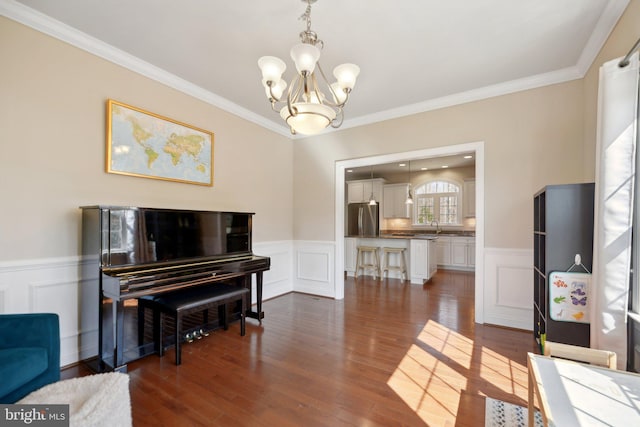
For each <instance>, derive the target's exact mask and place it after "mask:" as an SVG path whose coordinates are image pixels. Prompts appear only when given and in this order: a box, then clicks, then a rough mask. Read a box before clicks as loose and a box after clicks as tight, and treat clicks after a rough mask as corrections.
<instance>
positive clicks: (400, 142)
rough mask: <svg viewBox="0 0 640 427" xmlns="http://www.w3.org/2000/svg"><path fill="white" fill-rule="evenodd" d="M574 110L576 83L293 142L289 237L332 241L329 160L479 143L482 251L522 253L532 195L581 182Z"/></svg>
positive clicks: (578, 111) (579, 97)
mask: <svg viewBox="0 0 640 427" xmlns="http://www.w3.org/2000/svg"><path fill="white" fill-rule="evenodd" d="M354 96H356V95H355V94H354ZM582 103H583V93H582V81H581V80H576V81H572V82H568V83H564V84H558V85H553V86H548V87H544V88H541V89H536V90H529V91H524V92H519V93H515V94H511V95H507V96H501V97H496V98H491V99H487V100H483V101H479V102H473V103H469V104H464V105H460V106H456V107H451V108H445V109H441V110H436V111H432V112H427V113H423V114H417V115H413V116H410V117H404V118H400V119H395V120H390V121H386V122H381V123H377V124H372V125H369V126H363V127H359V128H353V129H346V130H343V131H340V132H334V133H331V134H328V135H323V136H318V137H313V138H307V139H304V140H300V141H296V142H295V145H294V176H295V177H296V179H295V181H294V186H295V190H294V191H295V196H294V206H295V214H294V236H295V238H296V239H309V240H333V234H334V218H333V215H334V214H333V212H334V192H335V189H334V176H333V174H334V172H333V170H334V164H335V162H336V161H337V160H345V159H351V158H358V157H366V156H373V155H380V154H388V153H393V152H403V151H411V150H419V149H426V148H435V147H441V146H447V145H455V144H462V143H469V142H477V141H484V143H485V171H486V173H485V206H486V220H485V231H486V235H485V246H487V247H505V248H529V247H530V246H531V235H532V214H531V211H532V209H533V205H532V200H533V194H534V193H535V191H537V190H538V189H539V188H541V187H542V186H544V185H546V184H561V183H568V182H580V181H582V180H583V179H584V176H585V172H584V170H583V169H584V166H583V165H584V160H583V154H582V140H583V128H584V127H583V125H584V124H583V119H582V118H583V107H582ZM346 114H347V115H348V114H349V112H348V107H347V111H346ZM309 212H312V214H311V215H309Z"/></svg>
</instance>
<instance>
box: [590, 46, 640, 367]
mask: <svg viewBox="0 0 640 427" xmlns="http://www.w3.org/2000/svg"><path fill="white" fill-rule="evenodd" d="M619 61H620V59H616V60H614V61H610V62H607V63H606V64H604V65H603V66H602V67H601V68H600V83H599V88H598V127H597V145H596V185H595V192H596V194H595V221H594V222H595V223H594V247H593V250H594V254H593V279H594V280H593V283H594V289H593V291H594V292H593V293H592V294H591V297H592V301H591V304H592V305H591V347H593V348H600V349H607V350H613V351H615V352H616V353H617V355H618V368H619V369H626V364H627V303H628V299H629V269H630V263H631V236H632V218H633V187H634V174H635V150H636V135H637V132H636V126H637V117H638V114H637V113H638V54H637V53H636V54H634V55H633V57H632V58H631V63H630V64H629V65H628V66H626V67H623V68H620V67H619V66H618V63H619Z"/></svg>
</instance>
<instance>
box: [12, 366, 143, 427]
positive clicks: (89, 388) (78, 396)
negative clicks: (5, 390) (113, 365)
mask: <svg viewBox="0 0 640 427" xmlns="http://www.w3.org/2000/svg"><path fill="white" fill-rule="evenodd" d="M16 403H19V404H25V405H26V404H68V405H69V415H70V425H71V427H76V426H77V427H86V426H91V427H115V426H117V427H127V426H131V421H132V420H131V399H130V395H129V376H128V375H126V374H120V373H116V372H111V373H106V374H96V375H89V376H86V377H80V378H72V379H69V380H63V381H58V382H55V383H53V384H49V385H46V386H44V387H42V388H41V389H39V390H36V391H34V392H33V393H31V394H29V395H27V396H26V397H25V398H23V399H22V400H20V401H18V402H16Z"/></svg>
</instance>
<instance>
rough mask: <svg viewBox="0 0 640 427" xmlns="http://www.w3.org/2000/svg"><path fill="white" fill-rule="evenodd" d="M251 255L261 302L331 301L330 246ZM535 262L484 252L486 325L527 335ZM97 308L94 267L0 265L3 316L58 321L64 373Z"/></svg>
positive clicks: (92, 326)
mask: <svg viewBox="0 0 640 427" xmlns="http://www.w3.org/2000/svg"><path fill="white" fill-rule="evenodd" d="M253 252H254V253H255V254H256V255H262V256H268V257H270V258H271V269H270V270H269V271H267V272H265V273H264V280H263V299H264V300H267V299H270V298H274V297H277V296H279V295H283V294H286V293H288V292H292V291H296V292H304V293H308V294H313V295H318V296H324V297H329V298H333V297H335V295H336V293H335V289H336V283H335V277H336V276H335V274H334V268H335V252H336V251H335V244H334V242H319V241H295V242H292V241H279V242H266V243H256V244H254V245H253ZM532 258H533V255H532V251H530V250H521V249H496V248H489V249H486V250H485V272H486V273H485V294H484V300H485V322H486V323H491V324H496V325H503V326H509V327H515V328H521V329H529V330H530V329H531V322H532V307H531V306H532V302H531V301H532V292H533V291H532V278H533V271H532ZM83 272H85V273H84V274H85V276H83ZM98 302H99V297H98V270H97V261H96V260H90V259H81V258H79V257H68V258H52V259H44V260H28V261H16V262H2V263H0V313H29V312H53V313H58V315H59V316H60V335H61V364H62V365H63V366H64V365H68V364H71V363H74V362H77V361H78V360H82V359H86V358H89V357H91V356H93V355H95V354H96V353H97V343H98V314H97V308H98ZM253 302H254V303H255V292H254V301H253ZM268 318H269V313H268V311H267V312H266V313H265V320H266V321H268Z"/></svg>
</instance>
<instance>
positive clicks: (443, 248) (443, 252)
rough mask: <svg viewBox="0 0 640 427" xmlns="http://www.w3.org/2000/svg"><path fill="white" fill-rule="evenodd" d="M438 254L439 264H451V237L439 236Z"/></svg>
mask: <svg viewBox="0 0 640 427" xmlns="http://www.w3.org/2000/svg"><path fill="white" fill-rule="evenodd" d="M436 254H437V258H438V265H450V264H451V238H450V237H438V240H436Z"/></svg>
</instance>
